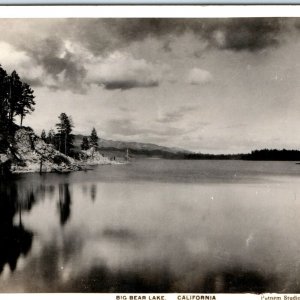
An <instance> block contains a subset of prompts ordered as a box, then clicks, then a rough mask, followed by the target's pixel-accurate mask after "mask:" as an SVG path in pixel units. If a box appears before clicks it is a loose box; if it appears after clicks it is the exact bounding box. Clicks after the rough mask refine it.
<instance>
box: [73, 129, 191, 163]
mask: <svg viewBox="0 0 300 300" xmlns="http://www.w3.org/2000/svg"><path fill="white" fill-rule="evenodd" d="M82 138H83V135H81V134H78V135H75V139H74V145H75V147H76V148H80V145H81V142H82ZM98 144H99V148H100V150H104V151H111V152H115V151H117V152H120V151H126V149H128V150H129V151H130V153H131V154H134V155H145V156H155V157H164V158H182V157H184V155H186V154H191V153H192V152H190V151H188V150H185V149H181V148H175V147H165V146H159V145H156V144H151V143H138V142H124V141H113V140H106V139H102V138H99V140H98Z"/></svg>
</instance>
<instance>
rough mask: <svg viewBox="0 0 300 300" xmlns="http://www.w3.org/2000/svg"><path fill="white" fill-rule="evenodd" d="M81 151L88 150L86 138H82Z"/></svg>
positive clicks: (88, 144) (88, 145)
mask: <svg viewBox="0 0 300 300" xmlns="http://www.w3.org/2000/svg"><path fill="white" fill-rule="evenodd" d="M80 146H81V150H88V149H89V148H90V143H89V140H88V138H87V137H86V136H84V137H83V138H82V143H81V145H80Z"/></svg>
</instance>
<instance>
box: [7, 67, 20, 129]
mask: <svg viewBox="0 0 300 300" xmlns="http://www.w3.org/2000/svg"><path fill="white" fill-rule="evenodd" d="M8 84H9V91H8V92H9V96H8V97H9V113H8V120H9V126H10V127H11V126H12V124H13V121H14V117H15V116H16V115H17V114H20V112H19V107H20V103H21V102H22V97H23V89H22V82H21V80H20V77H19V75H18V73H17V72H16V71H13V72H12V73H11V75H10V76H9V77H8Z"/></svg>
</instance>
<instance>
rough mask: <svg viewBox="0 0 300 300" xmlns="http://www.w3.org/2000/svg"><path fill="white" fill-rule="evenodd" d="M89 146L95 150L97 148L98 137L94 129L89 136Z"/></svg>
mask: <svg viewBox="0 0 300 300" xmlns="http://www.w3.org/2000/svg"><path fill="white" fill-rule="evenodd" d="M90 145H91V146H92V147H95V148H97V147H98V135H97V131H96V129H95V128H93V130H92V132H91V135H90Z"/></svg>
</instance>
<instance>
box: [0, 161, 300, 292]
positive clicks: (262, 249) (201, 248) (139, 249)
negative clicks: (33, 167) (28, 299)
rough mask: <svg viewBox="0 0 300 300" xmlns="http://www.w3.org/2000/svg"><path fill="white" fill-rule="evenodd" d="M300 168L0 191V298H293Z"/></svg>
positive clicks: (122, 170)
mask: <svg viewBox="0 0 300 300" xmlns="http://www.w3.org/2000/svg"><path fill="white" fill-rule="evenodd" d="M299 212H300V165H296V164H295V162H247V161H180V160H155V159H148V160H137V161H134V162H132V163H131V164H127V165H117V166H98V167H96V168H95V169H94V170H91V171H87V172H74V173H70V174H43V175H39V174H24V175H18V176H15V177H13V178H11V179H9V180H8V179H7V180H3V179H1V180H0V292H247V291H250V292H264V291H273V292H291V293H294V292H300V285H299V282H298V281H299V280H300V213H299Z"/></svg>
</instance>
